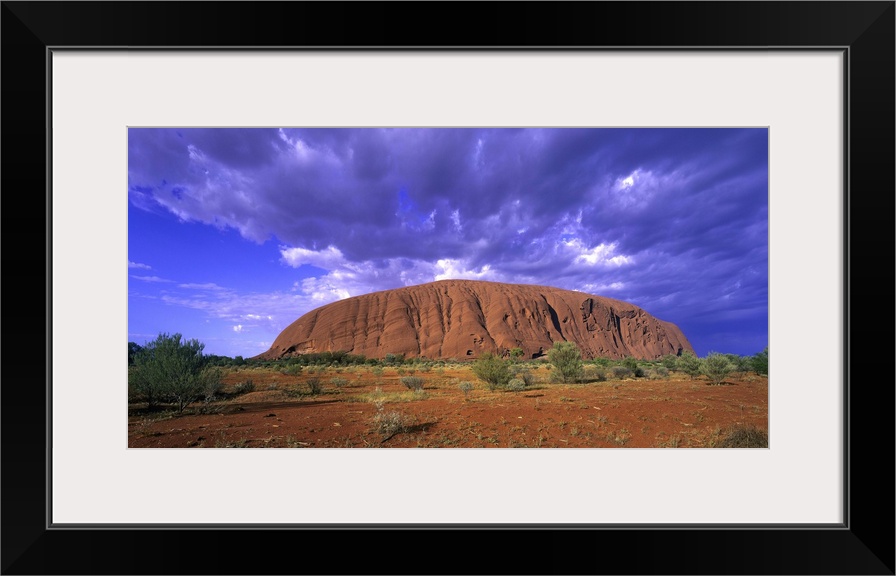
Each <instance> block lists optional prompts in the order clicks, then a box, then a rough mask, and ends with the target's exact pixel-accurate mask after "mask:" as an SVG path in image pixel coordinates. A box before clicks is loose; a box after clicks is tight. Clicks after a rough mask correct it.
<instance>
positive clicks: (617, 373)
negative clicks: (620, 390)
mask: <svg viewBox="0 0 896 576" xmlns="http://www.w3.org/2000/svg"><path fill="white" fill-rule="evenodd" d="M612 370H613V377H614V378H625V377H626V376H631V375H632V371H631V370H629V369H628V367H627V366H613V368H612Z"/></svg>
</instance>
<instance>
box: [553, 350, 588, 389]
mask: <svg viewBox="0 0 896 576" xmlns="http://www.w3.org/2000/svg"><path fill="white" fill-rule="evenodd" d="M548 360H549V361H550V363H551V364H553V365H554V368H555V369H556V370H557V373H558V374H559V375H560V379H561V380H562V381H563V382H574V381H575V380H578V379H579V378H581V376H582V354H581V352H579V347H578V346H576V344H575V342H554V346H553V347H552V348H551V349H550V350H548Z"/></svg>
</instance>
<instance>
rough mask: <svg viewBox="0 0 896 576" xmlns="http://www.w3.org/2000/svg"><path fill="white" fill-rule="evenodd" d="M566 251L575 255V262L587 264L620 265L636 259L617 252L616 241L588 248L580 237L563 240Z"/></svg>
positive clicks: (630, 262)
mask: <svg viewBox="0 0 896 576" xmlns="http://www.w3.org/2000/svg"><path fill="white" fill-rule="evenodd" d="M563 245H564V247H565V249H566V250H565V251H566V252H567V253H568V254H569V255H571V256H573V262H574V263H576V264H584V265H586V266H603V267H619V266H625V265H627V264H632V263H633V262H634V259H633V258H632V257H631V256H626V255H625V254H616V253H615V252H616V246H617V245H616V243H615V242H613V243H610V244H606V243H601V244H598V245H597V246H594V247H591V248H586V247H585V246H584V245H583V244H582V241H581V240H579V239H578V238H573V239H571V240H566V241H563Z"/></svg>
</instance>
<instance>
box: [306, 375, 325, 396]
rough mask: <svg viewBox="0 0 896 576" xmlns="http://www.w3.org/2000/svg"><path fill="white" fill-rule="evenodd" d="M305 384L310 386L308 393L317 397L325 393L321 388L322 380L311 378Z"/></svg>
mask: <svg viewBox="0 0 896 576" xmlns="http://www.w3.org/2000/svg"><path fill="white" fill-rule="evenodd" d="M305 384H306V385H307V386H308V391H309V392H310V393H311V394H312V395H313V396H316V395H318V394H320V393H321V392H322V391H323V386H321V383H320V378H309V379H308V380H306V381H305Z"/></svg>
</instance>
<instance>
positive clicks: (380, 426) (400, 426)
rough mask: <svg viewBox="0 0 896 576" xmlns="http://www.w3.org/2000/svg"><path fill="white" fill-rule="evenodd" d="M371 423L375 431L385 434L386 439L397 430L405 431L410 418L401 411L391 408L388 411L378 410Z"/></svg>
mask: <svg viewBox="0 0 896 576" xmlns="http://www.w3.org/2000/svg"><path fill="white" fill-rule="evenodd" d="M373 425H374V428H375V429H376V431H377V432H379V433H380V434H382V435H383V436H385V437H386V438H385V439H384V441H385V440H387V439H389V438H391V437H392V436H394V435H396V434H398V433H399V432H406V431H407V429H408V427H409V425H410V420H409V418H408V417H407V416H405V415H404V414H402V413H401V412H398V411H395V410H391V411H389V412H383V411H378V412H377V414H376V416H374V417H373Z"/></svg>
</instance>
